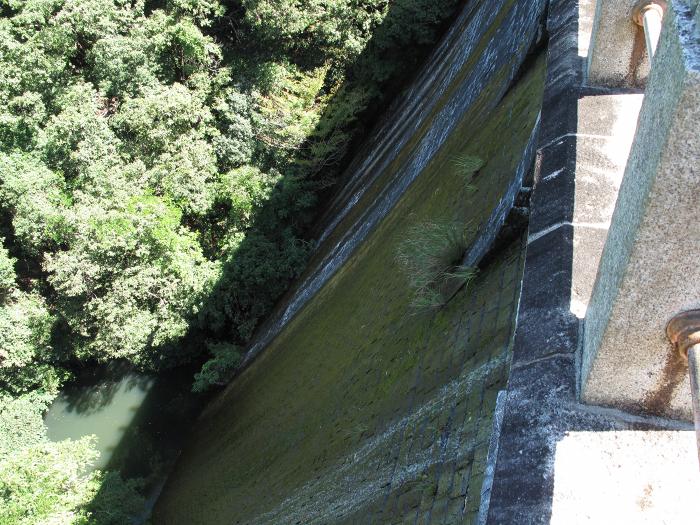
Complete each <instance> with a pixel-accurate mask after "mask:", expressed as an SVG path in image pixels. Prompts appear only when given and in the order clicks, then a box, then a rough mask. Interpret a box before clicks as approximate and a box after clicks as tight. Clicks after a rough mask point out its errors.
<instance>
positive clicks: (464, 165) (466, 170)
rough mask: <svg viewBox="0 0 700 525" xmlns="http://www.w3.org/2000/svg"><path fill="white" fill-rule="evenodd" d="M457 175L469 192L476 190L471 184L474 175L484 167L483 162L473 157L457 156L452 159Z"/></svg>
mask: <svg viewBox="0 0 700 525" xmlns="http://www.w3.org/2000/svg"><path fill="white" fill-rule="evenodd" d="M452 163H453V164H454V166H455V168H456V171H457V175H458V176H459V177H461V178H462V179H464V183H465V188H466V189H467V190H469V191H474V190H476V186H474V185H473V184H472V179H473V177H474V174H475V173H476V172H477V171H479V170H480V169H481V168H483V167H484V161H483V160H482V159H480V158H479V157H475V156H473V155H467V154H462V155H457V156H456V157H454V159H452Z"/></svg>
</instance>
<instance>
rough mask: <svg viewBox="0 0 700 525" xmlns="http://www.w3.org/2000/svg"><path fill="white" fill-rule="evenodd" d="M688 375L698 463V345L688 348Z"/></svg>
mask: <svg viewBox="0 0 700 525" xmlns="http://www.w3.org/2000/svg"><path fill="white" fill-rule="evenodd" d="M688 375H689V376H690V393H691V395H692V396H693V419H695V441H696V444H697V447H698V461H700V343H698V344H695V345H693V346H691V347H690V348H688Z"/></svg>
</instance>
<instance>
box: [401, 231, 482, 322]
mask: <svg viewBox="0 0 700 525" xmlns="http://www.w3.org/2000/svg"><path fill="white" fill-rule="evenodd" d="M468 234H469V230H468V228H466V227H465V226H464V225H461V224H457V223H446V222H425V223H421V224H417V225H415V226H413V227H412V228H410V229H409V231H408V233H407V235H406V238H405V239H404V240H403V241H402V242H401V244H400V245H399V249H398V251H397V254H396V261H397V262H398V263H399V265H401V266H402V267H403V268H404V270H405V272H406V275H407V276H408V279H409V285H410V287H411V288H412V289H413V290H414V296H413V300H412V302H411V306H412V307H414V308H416V309H419V310H422V309H429V308H437V307H439V306H442V305H443V304H444V303H445V302H446V300H447V299H449V297H451V295H449V293H450V291H453V290H454V289H455V287H456V286H458V287H461V286H462V285H463V284H465V283H466V282H468V281H469V280H470V279H471V278H472V277H473V276H474V275H475V270H474V269H473V268H469V267H464V266H462V265H461V261H462V257H463V256H464V252H465V251H466V249H467V243H468V236H469V235H468Z"/></svg>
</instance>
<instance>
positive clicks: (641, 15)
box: [632, 0, 666, 61]
mask: <svg viewBox="0 0 700 525" xmlns="http://www.w3.org/2000/svg"><path fill="white" fill-rule="evenodd" d="M665 11H666V2H665V1H664V0H641V1H640V2H638V3H637V5H636V6H635V7H634V10H633V11H632V20H634V22H635V23H636V24H637V25H639V26H641V27H642V28H644V36H645V39H646V43H647V51H648V53H649V61H651V60H652V59H653V58H654V55H655V54H656V46H657V45H658V43H659V36H660V35H661V25H662V23H663V19H664V12H665Z"/></svg>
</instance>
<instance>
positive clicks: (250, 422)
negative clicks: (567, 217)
mask: <svg viewBox="0 0 700 525" xmlns="http://www.w3.org/2000/svg"><path fill="white" fill-rule="evenodd" d="M545 4H546V2H544V0H472V1H470V2H467V3H466V5H465V7H464V9H463V12H462V13H461V15H460V16H459V17H458V18H457V19H456V20H455V21H454V24H453V26H452V28H451V29H450V30H449V31H448V33H447V34H446V36H445V37H444V40H443V42H442V43H441V44H440V45H439V46H438V47H437V48H436V49H435V51H434V53H433V56H432V57H431V58H430V59H429V60H428V61H427V63H426V65H425V67H424V70H423V71H422V72H420V73H419V74H418V75H417V78H416V80H415V83H414V84H413V86H411V88H410V89H409V90H408V91H407V92H406V93H405V94H404V95H403V97H402V99H401V100H398V101H396V102H395V104H394V105H393V106H392V108H391V110H390V113H389V116H388V117H387V118H385V119H384V120H383V122H384V123H383V125H382V126H381V127H380V128H379V129H377V130H376V131H375V132H374V134H373V136H372V137H371V138H370V139H369V140H368V144H367V146H366V147H365V149H364V153H363V156H362V157H361V158H358V159H356V161H355V162H354V163H353V164H352V165H351V166H350V172H349V174H348V178H347V180H348V182H347V184H346V185H345V186H344V188H343V189H342V190H341V191H340V192H339V193H338V194H337V195H336V197H335V199H334V201H333V202H332V203H331V206H330V207H329V212H328V213H327V214H326V216H325V217H324V219H323V222H322V224H321V226H320V228H319V236H318V247H317V251H316V254H315V256H314V258H313V259H312V261H311V264H310V266H309V269H308V270H307V272H306V273H305V275H304V277H303V278H302V279H301V280H300V281H299V283H298V284H297V287H296V289H295V290H293V292H292V293H291V294H290V296H289V299H288V301H287V302H286V303H285V304H284V305H282V307H281V308H280V309H279V311H278V313H277V315H276V316H273V318H272V319H270V320H269V322H268V323H267V324H266V326H265V327H264V328H263V329H262V330H261V331H260V333H259V334H258V337H257V340H256V344H255V345H253V347H252V348H251V351H250V352H249V354H248V357H247V361H246V368H245V369H244V371H243V372H242V373H241V374H240V375H239V376H238V377H237V378H236V379H235V380H234V381H233V382H232V383H231V384H230V385H229V386H228V387H227V388H226V390H225V391H224V392H223V393H222V394H221V395H219V396H218V397H217V398H216V399H215V400H214V401H213V402H212V403H211V405H210V406H209V407H208V408H207V409H206V410H205V411H204V413H203V414H202V416H201V418H200V419H199V421H198V422H197V425H196V428H195V429H194V431H193V436H192V438H191V439H190V441H189V444H188V446H187V448H186V449H185V451H184V452H183V453H182V455H181V457H180V459H179V461H178V464H177V466H176V468H175V470H174V472H173V473H172V475H171V476H170V478H169V480H168V483H167V484H166V486H165V488H164V490H163V493H162V495H161V497H160V499H159V501H158V503H157V505H156V508H155V511H154V523H162V524H168V525H171V524H172V525H177V524H188V525H192V524H198V523H201V524H208V525H211V524H231V523H240V524H250V523H270V524H292V523H298V524H312V523H318V524H320V523H426V524H427V523H448V524H449V523H462V522H465V523H466V522H476V521H483V520H485V517H486V512H487V510H488V496H489V493H490V483H491V475H492V471H493V460H494V454H495V448H494V446H493V443H492V430H493V428H494V427H497V426H498V423H499V418H498V417H495V416H494V414H498V413H499V410H497V405H499V402H498V401H497V400H499V399H500V400H501V403H500V404H502V400H503V396H500V397H499V392H501V391H502V390H503V389H504V388H505V386H506V382H507V380H508V375H509V367H510V362H511V356H512V348H513V337H514V330H515V324H516V314H517V310H518V304H519V299H520V293H521V283H522V272H523V263H524V257H525V246H526V243H525V238H526V229H527V228H526V226H527V225H526V220H524V217H526V216H527V205H528V204H527V202H528V195H529V187H530V186H531V185H532V181H533V169H534V164H535V149H536V147H535V146H536V142H537V140H538V130H539V123H540V111H541V107H542V93H543V89H544V79H545V71H546V64H545V62H546V61H545V52H544V51H546V50H543V48H544V45H543V44H544V42H545V28H544V25H543V24H544V21H545V19H546V12H545ZM465 159H469V161H470V162H472V163H473V164H474V166H475V167H474V169H472V170H471V171H469V172H468V173H467V172H466V171H465V169H466V168H465ZM514 217H516V218H515V219H514ZM435 224H443V225H445V224H447V225H458V227H459V228H460V230H461V231H462V232H464V237H465V239H464V242H465V247H466V249H465V251H464V256H463V262H464V263H465V264H466V265H468V266H469V267H471V268H474V269H475V270H476V274H475V276H474V277H473V278H472V279H471V281H470V282H469V283H468V284H467V285H466V286H462V287H461V288H459V287H456V288H455V290H453V292H452V293H451V294H450V297H449V300H448V301H447V302H446V304H444V305H443V306H441V307H431V308H415V307H414V306H412V305H411V303H412V302H413V301H414V299H415V296H414V294H415V291H414V290H413V289H412V288H411V286H410V281H411V276H410V275H408V274H407V272H406V270H405V268H402V267H401V266H400V265H399V263H398V262H397V254H398V252H399V251H400V249H401V246H402V243H403V242H404V241H405V239H406V238H408V237H410V235H411V234H412V233H411V232H415V231H420V228H425V227H429V225H435ZM426 225H428V226H426Z"/></svg>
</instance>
